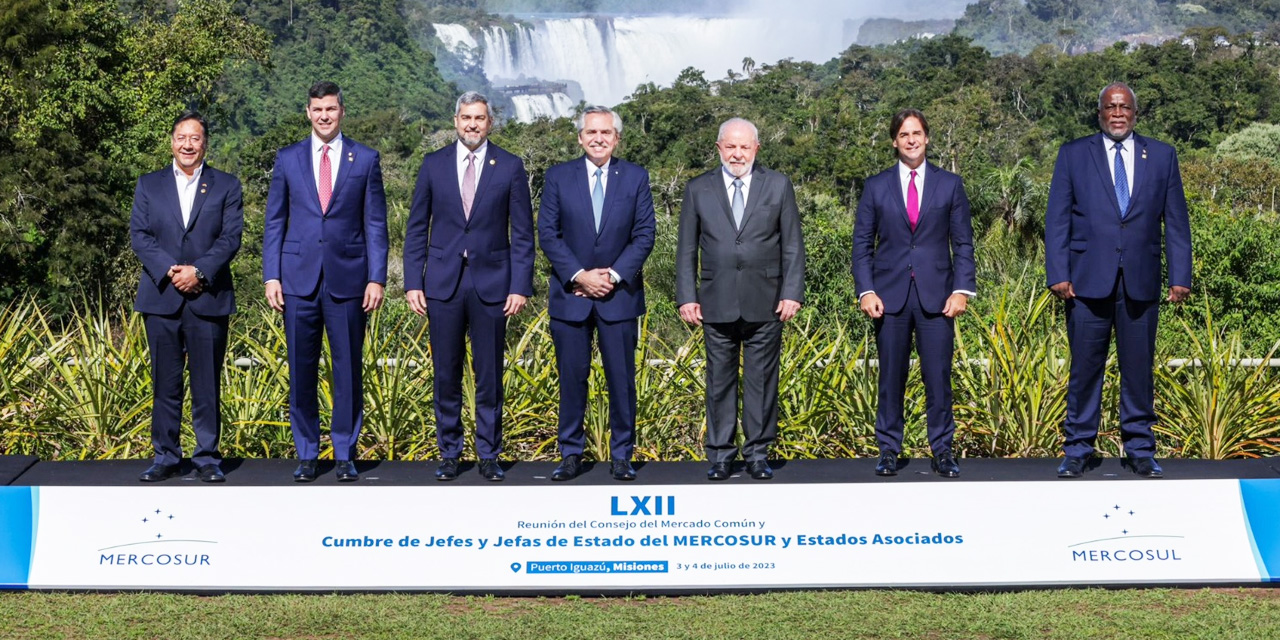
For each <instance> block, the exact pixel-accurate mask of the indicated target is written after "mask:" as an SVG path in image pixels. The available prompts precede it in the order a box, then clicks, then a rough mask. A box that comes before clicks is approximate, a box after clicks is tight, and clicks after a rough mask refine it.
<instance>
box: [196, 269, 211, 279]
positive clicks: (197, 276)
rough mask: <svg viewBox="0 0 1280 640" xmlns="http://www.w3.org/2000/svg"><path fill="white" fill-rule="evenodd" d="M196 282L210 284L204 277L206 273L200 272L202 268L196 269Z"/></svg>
mask: <svg viewBox="0 0 1280 640" xmlns="http://www.w3.org/2000/svg"><path fill="white" fill-rule="evenodd" d="M196 280H199V281H200V282H208V280H206V279H205V277H204V272H203V271H201V270H200V267H196Z"/></svg>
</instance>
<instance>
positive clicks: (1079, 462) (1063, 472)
mask: <svg viewBox="0 0 1280 640" xmlns="http://www.w3.org/2000/svg"><path fill="white" fill-rule="evenodd" d="M1085 462H1086V460H1085V459H1084V458H1082V457H1080V456H1066V457H1064V458H1063V459H1062V464H1060V465H1058V477H1059V478H1079V477H1081V476H1083V475H1084V464H1085Z"/></svg>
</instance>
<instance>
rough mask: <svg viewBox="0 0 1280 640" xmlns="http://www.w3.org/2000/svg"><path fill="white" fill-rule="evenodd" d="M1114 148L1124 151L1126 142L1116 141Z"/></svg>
mask: <svg viewBox="0 0 1280 640" xmlns="http://www.w3.org/2000/svg"><path fill="white" fill-rule="evenodd" d="M1113 148H1114V149H1115V150H1116V151H1124V143H1123V142H1117V143H1116V146H1115V147H1113Z"/></svg>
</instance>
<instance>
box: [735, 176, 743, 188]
mask: <svg viewBox="0 0 1280 640" xmlns="http://www.w3.org/2000/svg"><path fill="white" fill-rule="evenodd" d="M733 188H734V189H741V188H742V178H734V179H733Z"/></svg>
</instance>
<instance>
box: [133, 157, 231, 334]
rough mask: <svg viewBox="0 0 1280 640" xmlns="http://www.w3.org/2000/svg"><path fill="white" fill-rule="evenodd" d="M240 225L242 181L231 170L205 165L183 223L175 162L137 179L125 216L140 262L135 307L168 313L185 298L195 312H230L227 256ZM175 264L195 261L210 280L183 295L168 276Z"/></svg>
mask: <svg viewBox="0 0 1280 640" xmlns="http://www.w3.org/2000/svg"><path fill="white" fill-rule="evenodd" d="M243 229H244V214H243V211H242V209H241V191H240V181H239V180H238V179H236V177H235V176H233V175H231V174H229V173H224V172H222V171H218V170H217V169H214V168H213V167H210V166H209V165H205V166H204V169H203V170H202V171H201V174H200V183H199V185H197V187H196V194H195V200H194V201H193V202H192V205H191V217H190V222H189V224H187V225H186V226H185V227H184V226H183V224H182V206H181V204H180V203H179V201H178V187H177V185H176V184H175V182H174V178H173V166H172V165H170V166H168V167H165V168H164V169H161V170H159V171H155V172H152V173H148V174H146V175H143V176H142V177H141V178H138V186H137V187H136V188H135V189H134V191H133V214H132V215H131V216H130V218H129V240H130V242H131V243H132V245H133V252H134V253H136V254H137V255H138V259H139V260H141V261H142V274H141V277H140V278H139V281H138V295H137V297H136V298H135V300H134V304H133V308H134V310H136V311H139V312H141V313H154V314H161V315H168V314H172V313H177V311H178V310H179V309H180V308H182V303H183V301H184V300H185V301H187V303H188V304H189V305H190V307H191V311H192V312H193V313H196V314H198V315H203V316H227V315H231V314H232V313H234V312H235V310H236V298H235V290H234V289H233V287H232V282H231V259H232V258H233V257H235V255H236V252H237V251H239V250H240V234H241V231H242V230H243ZM177 264H190V265H195V267H196V268H197V269H199V270H200V271H201V273H203V274H204V276H205V278H206V279H207V280H208V283H207V284H205V285H204V288H203V290H201V292H200V293H198V294H195V295H184V294H183V293H182V292H181V291H178V290H177V288H175V287H174V286H173V283H171V282H170V281H169V277H168V272H169V267H172V266H174V265H177Z"/></svg>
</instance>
